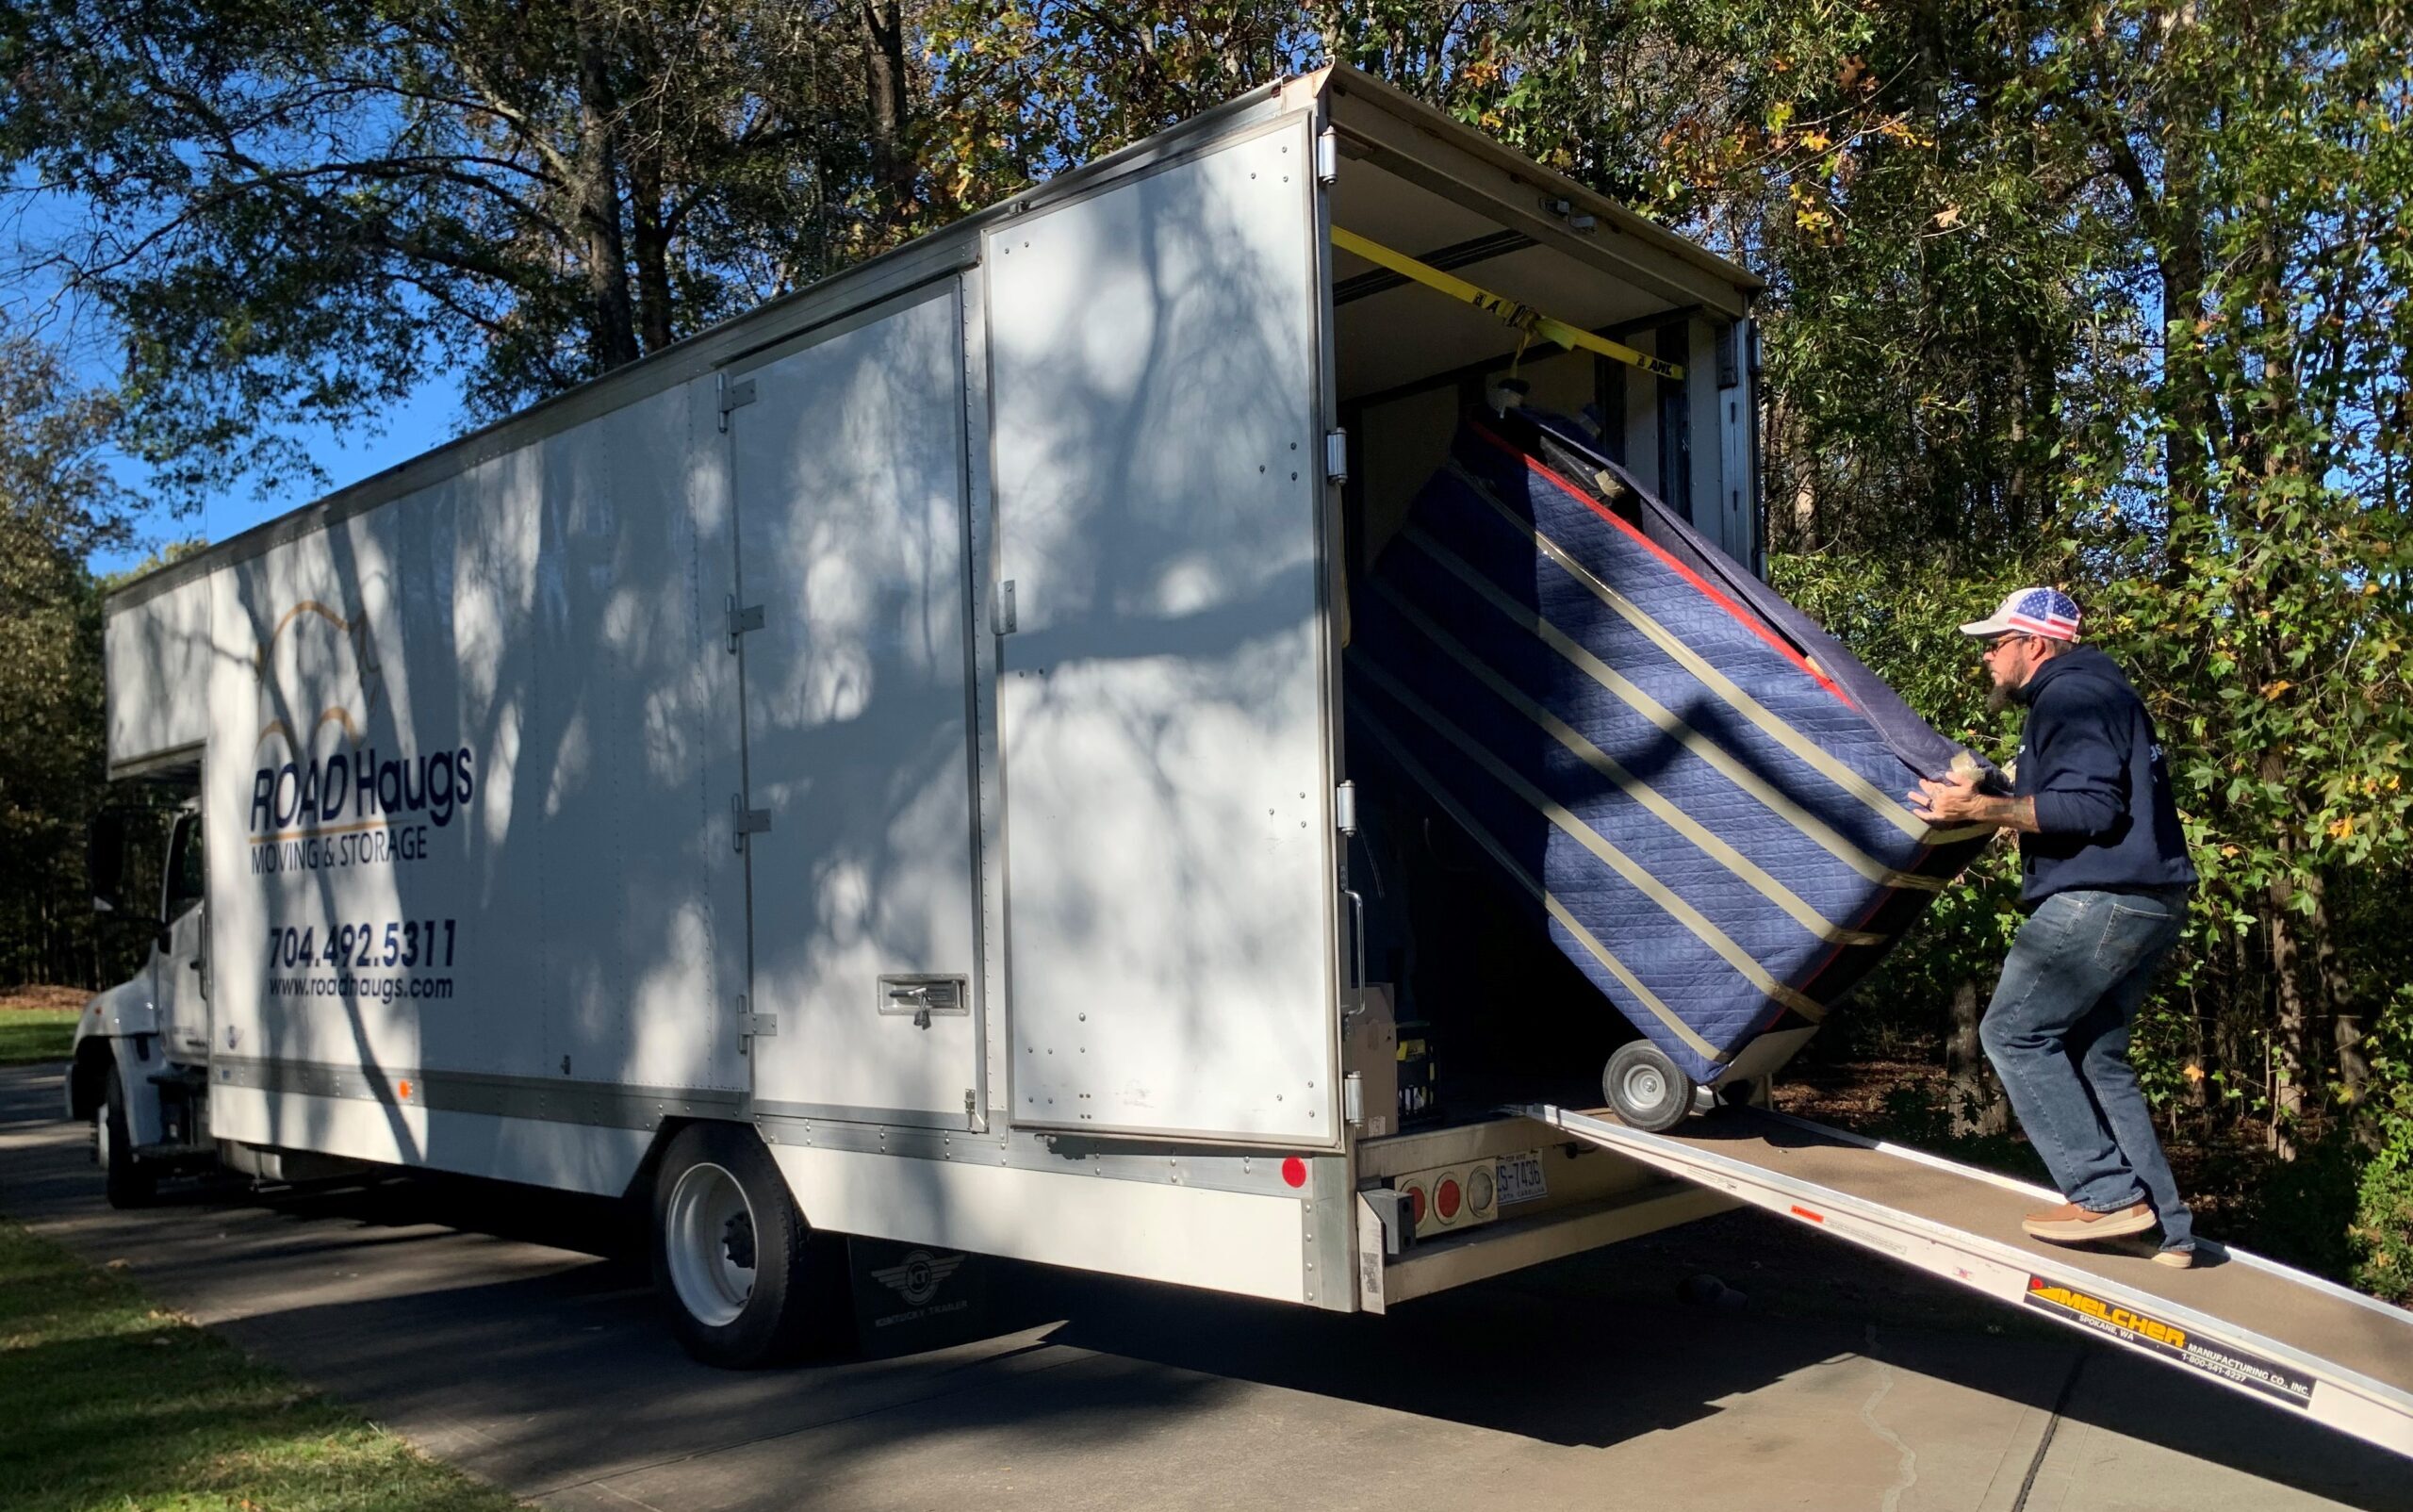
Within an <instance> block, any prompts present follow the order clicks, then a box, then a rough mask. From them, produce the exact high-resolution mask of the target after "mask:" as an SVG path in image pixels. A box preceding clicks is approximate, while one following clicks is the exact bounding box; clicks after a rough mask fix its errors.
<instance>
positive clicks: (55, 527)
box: [0, 331, 129, 982]
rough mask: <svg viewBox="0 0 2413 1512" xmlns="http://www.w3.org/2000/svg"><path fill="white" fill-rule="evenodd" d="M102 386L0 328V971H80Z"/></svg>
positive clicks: (107, 536) (86, 952)
mask: <svg viewBox="0 0 2413 1512" xmlns="http://www.w3.org/2000/svg"><path fill="white" fill-rule="evenodd" d="M116 414H117V408H116V404H115V403H114V401H113V400H111V399H110V398H109V397H108V396H107V395H104V394H95V393H87V392H80V391H78V390H77V389H76V388H75V387H74V385H73V384H71V383H70V382H69V381H68V378H67V376H66V374H65V373H64V372H63V371H62V370H61V369H60V366H59V363H58V361H57V357H56V356H55V355H54V354H53V353H51V352H49V351H48V350H46V349H45V348H43V347H42V346H41V345H40V344H39V343H37V342H35V341H33V340H32V339H30V338H28V337H25V336H24V335H23V334H22V333H16V332H7V331H0V729H5V730H7V731H8V739H7V740H6V741H5V742H0V981H17V982H22V981H25V980H43V979H47V980H83V979H86V978H87V977H88V975H89V973H90V971H91V969H92V967H91V955H90V948H91V944H92V941H91V935H90V915H89V913H88V912H86V910H85V909H84V907H83V906H82V905H83V901H84V897H85V896H86V891H85V889H84V888H83V887H82V885H81V877H82V871H83V851H82V846H83V835H84V826H85V823H86V820H87V818H88V816H89V815H90V814H91V812H92V810H93V808H94V807H95V805H96V802H97V799H98V795H99V792H100V788H101V783H102V766H103V761H102V751H101V731H102V723H101V649H100V633H101V618H100V593H99V589H98V587H97V585H96V584H95V583H93V581H92V578H91V575H90V572H89V571H87V570H86V567H85V562H86V560H87V558H88V556H89V555H90V552H91V551H95V550H97V549H101V548H105V547H111V546H117V545H121V544H123V542H124V541H125V540H126V539H127V527H126V519H127V510H128V503H129V501H128V500H127V499H126V498H125V496H124V495H123V493H122V492H121V491H120V490H119V488H118V487H117V485H115V484H114V483H113V482H112V481H111V479H110V478H109V475H108V473H107V470H106V468H104V467H103V465H102V460H101V455H100V452H101V448H102V446H103V444H104V442H105V440H106V438H107V434H108V431H109V427H110V426H111V425H112V423H113V422H114V420H115V419H116Z"/></svg>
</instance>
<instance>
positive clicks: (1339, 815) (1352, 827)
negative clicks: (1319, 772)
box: [1332, 782, 1357, 835]
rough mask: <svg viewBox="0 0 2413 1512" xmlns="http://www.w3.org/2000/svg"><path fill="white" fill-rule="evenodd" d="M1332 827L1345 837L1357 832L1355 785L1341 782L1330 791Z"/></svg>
mask: <svg viewBox="0 0 2413 1512" xmlns="http://www.w3.org/2000/svg"><path fill="white" fill-rule="evenodd" d="M1332 825H1333V828H1334V829H1336V830H1339V831H1340V832H1341V833H1342V834H1345V835H1354V834H1355V833H1356V832H1357V784H1356V783H1354V782H1343V783H1341V784H1340V785H1339V786H1338V787H1336V788H1334V789H1333V790H1332Z"/></svg>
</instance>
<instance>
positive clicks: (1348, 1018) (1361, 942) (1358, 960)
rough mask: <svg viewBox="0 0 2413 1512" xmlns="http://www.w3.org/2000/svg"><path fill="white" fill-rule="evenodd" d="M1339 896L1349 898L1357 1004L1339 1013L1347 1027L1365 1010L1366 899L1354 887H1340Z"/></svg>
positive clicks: (1341, 1021) (1343, 1024) (1344, 1025)
mask: <svg viewBox="0 0 2413 1512" xmlns="http://www.w3.org/2000/svg"><path fill="white" fill-rule="evenodd" d="M1340 896H1343V897H1345V898H1347V899H1349V932H1350V935H1351V940H1350V945H1351V959H1352V961H1354V964H1355V967H1356V978H1355V981H1354V986H1355V987H1356V989H1357V1006H1356V1007H1354V1008H1353V1009H1351V1010H1350V1011H1348V1012H1346V1013H1343V1014H1341V1015H1340V1024H1341V1027H1343V1028H1347V1027H1349V1026H1350V1025H1351V1024H1353V1023H1354V1022H1356V1019H1357V1015H1358V1014H1360V1013H1363V1012H1364V1011H1366V900H1365V898H1364V897H1362V896H1359V895H1358V892H1357V889H1355V888H1354V887H1344V888H1342V889H1341V890H1340Z"/></svg>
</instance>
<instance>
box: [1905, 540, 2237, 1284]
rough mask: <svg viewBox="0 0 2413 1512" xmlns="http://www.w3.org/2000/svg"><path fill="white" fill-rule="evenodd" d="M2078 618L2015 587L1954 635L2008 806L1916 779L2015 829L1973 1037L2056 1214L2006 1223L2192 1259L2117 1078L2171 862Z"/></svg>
mask: <svg viewBox="0 0 2413 1512" xmlns="http://www.w3.org/2000/svg"><path fill="white" fill-rule="evenodd" d="M2078 620H2079V614H2078V607H2077V604H2076V602H2075V601H2074V600H2072V599H2071V598H2070V597H2069V596H2068V595H2067V594H2064V593H2061V592H2060V591H2059V590H2058V589H2053V588H2024V589H2021V590H2020V591H2018V592H2016V593H2013V594H2011V595H2010V596H2009V597H2008V598H2006V599H2004V600H2003V601H2002V603H2001V605H2000V606H1999V607H1998V608H1996V609H1995V611H1994V613H1993V614H1992V615H1990V616H1987V617H1986V618H1984V619H1979V620H1974V621H1972V622H1970V623H1968V624H1965V625H1962V627H1961V630H1962V633H1963V634H1967V635H1972V636H1975V637H1977V639H1978V641H1980V642H1981V643H1982V644H1983V647H1984V649H1983V651H1982V652H1981V653H1980V654H1981V655H1982V657H1983V659H1984V664H1985V667H1986V671H1987V673H1988V674H1989V675H1990V676H1991V677H1992V678H1993V680H1994V691H1993V693H1992V695H1991V696H1990V701H1989V707H1990V708H1996V709H1998V708H2000V707H2001V706H2002V705H2003V703H2005V702H2010V701H2015V702H2019V703H2023V704H2026V705H2027V727H2026V729H2025V730H2024V731H2022V734H2021V739H2020V747H2019V755H2018V758H2017V760H2016V761H2015V762H2014V763H2013V764H2012V767H2011V778H2012V785H2011V795H2010V796H2009V797H1996V796H1992V795H1989V794H1986V793H1983V792H1981V791H1979V789H1978V785H1977V783H1976V781H1974V780H1973V779H1962V778H1958V777H1956V778H1953V779H1951V780H1948V781H1931V780H1922V781H1920V783H1919V786H1918V790H1917V791H1916V792H1913V793H1912V794H1910V795H1909V797H1910V800H1911V804H1912V808H1913V809H1915V810H1916V811H1917V812H1919V813H1920V814H1925V815H1927V816H1928V817H1929V818H1932V819H1934V820H1936V821H1938V822H1955V821H1961V822H1966V821H1975V822H1978V823H1981V824H1994V825H1999V826H2001V827H2002V828H2003V829H2006V830H2015V831H2017V833H2018V835H2019V849H2020V890H2019V898H2020V905H2021V907H2022V908H2024V909H2026V910H2027V911H2028V918H2027V923H2026V924H2024V925H2022V926H2021V927H2020V930H2019V934H2018V937H2017V938H2016V939H2014V940H2013V941H2012V942H2011V954H2010V956H2009V958H2008V959H2007V960H2005V961H2004V962H2003V970H2002V978H2001V980H2000V981H1999V982H1998V983H1997V984H1996V985H1995V988H1994V1000H1993V1001H1992V1002H1991V1003H1990V1004H1988V1005H1987V1008H1986V1014H1985V1018H1984V1020H1983V1022H1982V1023H1981V1024H1980V1026H1979V1028H1978V1034H1979V1038H1980V1039H1981V1040H1982V1041H1983V1042H1984V1044H1985V1047H1986V1056H1987V1059H1988V1060H1991V1061H1993V1063H1994V1072H1995V1074H1996V1075H1997V1076H2000V1077H2001V1078H2002V1083H2003V1088H2004V1090H2005V1091H2006V1092H2008V1093H2010V1095H2011V1107H2012V1109H2015V1110H2016V1111H2017V1112H2018V1114H2019V1123H2020V1126H2021V1127H2022V1128H2024V1129H2025V1130H2027V1141H2028V1142H2029V1143H2030V1144H2031V1145H2033V1146H2034V1147H2035V1150H2036V1154H2037V1156H2038V1158H2039V1159H2042V1160H2043V1161H2044V1167H2045V1169H2046V1170H2047V1171H2049V1172H2050V1173H2051V1174H2052V1177H2053V1182H2054V1185H2055V1186H2057V1187H2059V1188H2060V1192H2061V1194H2062V1196H2063V1197H2064V1198H2066V1199H2067V1200H2066V1201H2065V1202H2063V1203H2062V1204H2061V1205H2060V1206H2059V1207H2057V1208H2047V1209H2045V1210H2044V1211H2042V1212H2036V1213H2030V1214H2029V1215H2028V1216H2027V1220H2026V1222H2025V1223H2024V1224H2022V1225H2021V1226H2022V1227H2024V1228H2025V1229H2026V1230H2027V1233H2028V1234H2030V1235H2031V1236H2033V1237H2035V1238H2037V1239H2041V1240H2047V1241H2052V1242H2054V1243H2058V1244H2068V1243H2088V1242H2092V1241H2098V1240H2109V1239H2121V1238H2126V1237H2128V1236H2130V1235H2135V1234H2142V1233H2143V1232H2145V1231H2146V1230H2147V1229H2150V1228H2152V1227H2153V1226H2154V1225H2155V1224H2157V1223H2159V1224H2160V1226H2161V1236H2162V1237H2161V1247H2160V1248H2159V1251H2157V1252H2156V1254H2155V1256H2154V1258H2155V1259H2156V1260H2157V1261H2159V1263H2161V1264H2163V1265H2170V1266H2176V1267H2179V1268H2182V1269H2183V1268H2185V1267H2188V1266H2191V1265H2192V1264H2193V1263H2194V1260H2195V1240H2194V1228H2193V1218H2192V1215H2191V1213H2190V1212H2189V1211H2188V1208H2187V1205H2186V1203H2185V1202H2184V1201H2182V1200H2181V1199H2180V1197H2179V1195H2178V1184H2177V1181H2176V1180H2175V1178H2174V1177H2173V1176H2172V1175H2171V1173H2170V1161H2169V1159H2167V1158H2166V1157H2165V1156H2164V1155H2163V1154H2162V1149H2161V1143H2160V1141H2159V1139H2157V1138H2156V1137H2155V1134H2154V1127H2153V1113H2152V1109H2149V1108H2148V1107H2147V1106H2146V1105H2145V1099H2144V1093H2143V1091H2142V1089H2141V1088H2140V1087H2139V1086H2138V1084H2137V1076H2136V1072H2135V1071H2134V1070H2133V1069H2131V1068H2130V1066H2129V1065H2128V1058H2127V1052H2128V1033H2129V1029H2130V1027H2131V1026H2132V1025H2133V1024H2134V1023H2135V1021H2136V1016H2137V1010H2138V1008H2139V1007H2140V1006H2141V1005H2142V1003H2143V1001H2144V997H2145V993H2146V991H2147V990H2148V989H2149V988H2150V987H2151V986H2152V985H2153V976H2154V971H2155V969H2156V968H2157V967H2158V966H2159V965H2160V964H2161V961H2162V958H2163V957H2165V956H2167V955H2168V954H2169V953H2170V949H2171V946H2172V945H2175V944H2176V943H2177V940H2178V934H2179V930H2180V929H2181V928H2182V927H2183V926H2184V925H2185V923H2186V920H2187V898H2188V894H2189V892H2190V890H2191V888H2192V887H2193V885H2194V882H2195V868H2194V866H2193V865H2192V864H2191V863H2190V862H2189V861H2188V859H2187V842H2186V837H2185V835H2184V833H2183V832H2182V831H2181V830H2180V829H2179V824H2178V808H2177V804H2176V802H2175V799H2174V798H2173V797H2172V796H2171V790H2170V771H2169V767H2168V765H2167V764H2165V763H2164V761H2163V759H2162V752H2161V745H2160V743H2159V740H2157V739H2156V738H2155V734H2154V728H2153V718H2152V716H2151V715H2149V714H2147V713H2146V712H2145V706H2144V702H2143V700H2142V699H2141V698H2138V697H2137V692H2136V689H2135V688H2133V687H2131V686H2130V685H2129V683H2128V680H2127V678H2126V676H2124V675H2123V674H2122V673H2121V671H2120V668H2119V667H2118V666H2116V665H2115V664H2114V663H2113V662H2112V660H2111V659H2110V658H2109V657H2108V656H2106V655H2104V654H2103V653H2102V652H2101V651H2099V650H2096V649H2094V648H2093V647H2091V646H2080V645H2078V644H2077V638H2078Z"/></svg>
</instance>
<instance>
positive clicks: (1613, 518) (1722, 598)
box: [1467, 420, 1857, 709]
mask: <svg viewBox="0 0 2413 1512" xmlns="http://www.w3.org/2000/svg"><path fill="white" fill-rule="evenodd" d="M1467 423H1468V424H1469V426H1470V427H1472V429H1473V431H1474V434H1475V435H1477V436H1482V437H1483V438H1484V439H1485V440H1486V441H1488V442H1490V443H1491V444H1492V445H1493V446H1496V447H1498V448H1499V449H1500V450H1501V451H1502V452H1507V453H1508V454H1509V455H1510V456H1512V457H1515V458H1516V459H1517V460H1518V461H1520V462H1522V463H1523V464H1524V465H1525V466H1526V467H1528V468H1532V469H1533V470H1534V471H1535V473H1537V474H1539V475H1540V476H1541V477H1543V478H1546V479H1548V480H1549V481H1550V482H1551V484H1552V485H1555V486H1556V487H1558V488H1560V489H1563V490H1564V491H1565V492H1566V493H1567V494H1568V496H1570V497H1572V498H1575V499H1580V500H1582V501H1584V504H1585V505H1586V506H1587V507H1589V508H1590V509H1591V511H1592V513H1594V514H1596V515H1598V516H1600V518H1602V519H1605V520H1607V521H1608V522H1609V523H1610V524H1612V525H1615V526H1616V527H1617V529H1619V530H1621V531H1623V532H1625V534H1627V535H1628V536H1629V537H1631V538H1632V539H1633V543H1634V544H1635V545H1636V546H1639V547H1641V548H1642V549H1643V550H1644V551H1649V552H1650V554H1651V555H1652V556H1655V557H1657V558H1658V559H1659V560H1660V561H1661V562H1663V563H1666V566H1667V567H1669V568H1670V569H1671V570H1673V571H1674V572H1675V574H1676V575H1677V576H1678V577H1680V578H1682V579H1683V580H1684V581H1685V582H1686V583H1691V584H1692V585H1693V586H1694V587H1696V588H1698V589H1699V590H1700V592H1701V595H1702V597H1704V598H1706V599H1708V600H1709V601H1710V602H1712V603H1714V604H1715V605H1717V607H1718V608H1720V609H1723V610H1725V611H1726V612H1727V613H1728V614H1729V615H1732V616H1733V617H1734V620H1735V623H1737V624H1739V625H1741V626H1742V627H1743V628H1744V629H1746V630H1748V631H1749V632H1750V633H1752V634H1754V635H1757V636H1758V637H1759V638H1760V639H1762V640H1764V641H1765V642H1767V644H1768V646H1769V648H1770V649H1773V650H1774V651H1775V652H1776V653H1777V654H1778V655H1779V656H1781V657H1783V658H1784V659H1785V660H1786V661H1788V662H1791V663H1792V664H1793V665H1794V666H1797V667H1799V668H1801V670H1802V671H1803V672H1805V673H1807V674H1809V676H1810V678H1811V680H1812V681H1814V682H1816V683H1817V684H1818V685H1819V686H1820V687H1822V688H1824V689H1826V690H1827V691H1828V692H1829V693H1831V694H1833V695H1834V696H1835V698H1836V699H1837V700H1838V701H1840V702H1841V703H1842V704H1843V706H1844V707H1845V708H1847V709H1851V708H1856V707H1857V705H1855V704H1854V703H1853V702H1852V701H1851V699H1850V698H1848V697H1847V696H1846V695H1845V693H1844V690H1843V689H1841V688H1839V687H1837V686H1835V683H1834V680H1833V679H1831V678H1830V677H1828V676H1827V674H1826V673H1824V672H1821V671H1819V670H1818V669H1817V668H1816V667H1814V666H1811V665H1810V659H1809V658H1808V657H1806V656H1804V655H1802V654H1801V653H1800V652H1799V651H1797V650H1795V649H1793V648H1792V647H1791V646H1789V645H1787V644H1786V643H1785V642H1784V640H1783V639H1782V638H1781V637H1780V636H1779V635H1778V634H1777V633H1775V632H1774V631H1772V630H1770V629H1768V627H1767V626H1766V625H1765V624H1763V623H1761V621H1760V617H1759V616H1757V615H1754V614H1752V613H1750V612H1749V611H1748V610H1747V609H1745V608H1744V607H1743V606H1742V605H1740V604H1738V603H1736V602H1735V601H1734V600H1732V599H1729V598H1728V597H1726V595H1724V594H1722V593H1720V592H1718V591H1717V589H1716V588H1715V587H1713V586H1711V584H1710V582H1709V580H1708V579H1706V578H1704V577H1702V576H1701V575H1700V574H1699V573H1698V572H1695V571H1694V570H1693V569H1692V568H1690V567H1686V566H1684V565H1683V563H1682V562H1679V561H1677V560H1676V559H1675V558H1674V557H1673V556H1670V555H1669V554H1668V553H1667V551H1666V548H1665V547H1662V546H1661V545H1660V544H1659V543H1658V542H1656V541H1654V540H1652V539H1651V538H1650V536H1648V535H1645V534H1642V532H1640V531H1638V530H1635V529H1634V528H1633V526H1632V525H1630V524H1628V523H1627V522H1626V521H1624V520H1622V519H1619V518H1617V512H1616V511H1615V510H1613V509H1611V508H1609V507H1608V506H1607V505H1606V504H1603V503H1601V502H1600V501H1599V500H1597V499H1595V498H1593V497H1592V495H1591V493H1590V492H1589V491H1588V490H1586V489H1584V488H1582V487H1580V486H1578V485H1575V484H1573V483H1570V482H1568V480H1567V478H1565V477H1564V476H1562V475H1561V474H1559V473H1557V472H1555V471H1553V470H1551V468H1549V467H1548V466H1547V465H1545V464H1544V463H1543V462H1542V460H1541V459H1540V458H1538V457H1536V456H1535V455H1534V454H1533V453H1531V452H1527V451H1525V450H1524V449H1522V448H1521V447H1517V446H1512V445H1510V444H1509V443H1508V442H1507V441H1506V440H1505V439H1503V438H1502V437H1501V436H1498V435H1496V434H1494V433H1493V432H1492V431H1491V430H1490V429H1489V428H1488V427H1487V426H1486V425H1485V424H1484V423H1483V422H1482V421H1480V420H1469V421H1468V422H1467Z"/></svg>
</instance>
